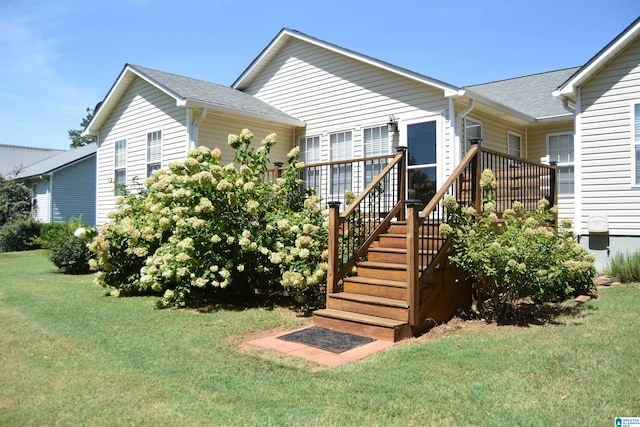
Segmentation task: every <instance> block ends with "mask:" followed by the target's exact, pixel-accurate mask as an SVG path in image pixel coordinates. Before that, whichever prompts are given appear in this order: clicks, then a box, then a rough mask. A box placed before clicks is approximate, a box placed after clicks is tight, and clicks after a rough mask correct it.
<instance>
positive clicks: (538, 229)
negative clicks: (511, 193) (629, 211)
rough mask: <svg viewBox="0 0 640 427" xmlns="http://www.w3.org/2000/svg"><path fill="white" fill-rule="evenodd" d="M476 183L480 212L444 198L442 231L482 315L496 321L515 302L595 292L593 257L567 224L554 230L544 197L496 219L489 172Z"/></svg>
mask: <svg viewBox="0 0 640 427" xmlns="http://www.w3.org/2000/svg"><path fill="white" fill-rule="evenodd" d="M480 183H481V186H482V188H483V190H484V194H485V198H484V199H483V203H482V211H481V212H477V211H476V209H475V208H473V207H462V206H459V205H458V203H457V202H456V199H455V197H453V196H451V195H447V196H445V199H444V202H443V203H444V207H445V210H446V212H447V213H448V216H449V221H448V223H445V224H442V225H441V226H440V233H441V234H442V235H443V236H446V237H448V238H449V239H450V241H451V243H452V247H453V255H451V256H450V260H451V261H452V262H453V263H454V264H456V265H458V266H459V267H461V268H462V269H464V270H465V271H466V272H467V273H468V274H469V275H470V276H471V277H472V278H473V279H475V281H476V282H477V293H478V294H479V299H480V301H479V302H480V303H479V308H480V309H483V311H484V313H483V314H485V315H488V316H489V317H490V316H491V315H493V316H495V317H497V318H500V317H502V316H505V315H506V314H508V313H509V312H510V311H511V309H513V307H514V304H515V302H516V301H518V300H522V299H527V300H529V301H531V302H533V303H534V304H540V303H543V302H548V301H557V300H563V299H565V298H567V297H569V296H571V295H573V294H576V293H588V292H593V290H594V286H595V285H594V283H593V280H592V278H593V276H594V275H595V269H594V266H593V261H594V260H595V257H594V256H593V255H592V254H590V253H588V252H587V251H586V250H585V249H584V248H583V247H582V246H581V245H580V244H579V243H577V242H576V236H575V234H574V233H573V232H572V231H571V222H570V221H562V223H561V224H560V225H559V226H557V227H556V226H555V225H554V223H553V216H554V215H555V213H556V212H557V210H556V208H555V207H554V208H551V209H549V202H548V201H547V200H546V199H541V200H540V201H539V202H538V205H537V209H536V210H535V211H533V212H531V211H526V210H525V209H524V208H523V205H522V203H520V202H515V203H513V206H512V208H511V209H506V210H505V211H504V212H503V213H502V215H501V219H499V217H498V214H497V213H496V204H495V199H494V198H493V195H492V193H493V190H494V189H495V186H496V180H495V178H494V176H493V173H492V172H491V170H488V169H487V170H485V171H484V172H483V174H482V178H481V181H480ZM483 300H484V301H483ZM483 302H484V305H483V304H482V303H483Z"/></svg>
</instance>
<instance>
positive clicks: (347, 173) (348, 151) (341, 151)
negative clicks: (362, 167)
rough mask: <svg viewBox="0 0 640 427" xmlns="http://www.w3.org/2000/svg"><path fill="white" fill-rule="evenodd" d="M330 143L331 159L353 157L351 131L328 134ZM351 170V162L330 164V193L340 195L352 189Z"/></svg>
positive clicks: (337, 159)
mask: <svg viewBox="0 0 640 427" xmlns="http://www.w3.org/2000/svg"><path fill="white" fill-rule="evenodd" d="M329 141H330V144H331V161H332V162H335V161H339V160H349V159H352V158H353V139H352V133H351V132H350V131H349V132H339V133H333V134H331V135H329ZM352 173H353V170H352V165H351V163H343V164H338V165H332V166H331V194H332V195H334V196H335V197H341V196H343V195H344V193H345V191H347V190H352V189H353V174H352Z"/></svg>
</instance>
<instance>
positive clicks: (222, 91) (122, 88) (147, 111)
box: [85, 22, 640, 244]
mask: <svg viewBox="0 0 640 427" xmlns="http://www.w3.org/2000/svg"><path fill="white" fill-rule="evenodd" d="M634 25H635V26H634ZM634 25H632V26H631V27H630V28H629V29H628V30H627V31H626V32H625V33H623V35H621V36H620V37H619V38H618V39H616V40H618V41H619V42H616V41H614V42H613V43H612V45H611V46H610V47H608V48H606V49H605V50H604V51H603V52H601V53H600V54H598V56H596V58H594V60H592V61H590V62H589V63H588V64H587V65H585V66H584V67H582V68H570V69H564V70H557V71H551V72H547V73H540V74H535V75H530V76H525V77H519V78H514V79H508V80H502V81H497V82H492V83H487V84H480V85H474V86H468V87H457V86H455V85H452V84H449V83H445V82H442V81H440V80H436V79H433V78H430V77H428V76H425V75H422V74H419V73H415V72H413V71H410V70H407V69H404V68H401V67H397V66H395V65H392V64H389V63H386V62H383V61H379V60H377V59H374V58H371V57H369V56H366V55H362V54H359V53H357V52H353V51H351V50H348V49H345V48H342V47H340V46H336V45H334V44H331V43H328V42H325V41H323V40H319V39H316V38H314V37H311V36H309V35H306V34H303V33H301V32H298V31H295V30H290V29H283V30H282V31H280V33H279V34H278V35H277V36H276V37H275V38H274V39H273V40H272V41H271V42H270V43H269V45H268V46H267V47H266V48H265V49H264V50H263V51H262V52H261V53H260V55H259V56H258V57H257V58H256V59H255V60H254V61H253V62H252V63H251V64H250V65H249V67H248V68H247V69H246V70H245V71H244V72H243V73H242V74H241V75H240V76H239V78H238V79H237V80H236V81H235V82H234V83H233V85H232V86H231V88H229V87H224V86H219V85H215V84H212V83H207V82H203V81H200V80H194V79H190V78H187V77H182V76H176V75H173V74H168V73H164V72H160V71H155V70H150V69H147V68H143V67H139V66H134V65H126V66H125V68H124V70H123V71H122V73H121V74H120V76H119V77H118V79H117V80H116V82H115V84H114V85H113V87H112V88H111V90H110V91H109V93H108V94H107V97H106V98H105V101H104V103H103V106H102V108H100V110H98V112H97V113H96V115H95V116H94V118H93V119H92V121H91V123H90V124H89V126H88V127H87V130H86V131H85V134H88V135H95V136H96V137H97V141H98V183H97V186H98V196H97V197H98V200H97V204H98V213H97V215H98V216H97V221H98V223H102V222H105V221H106V213H107V212H108V211H109V210H112V209H114V207H115V205H114V186H113V183H112V182H113V181H116V182H122V183H129V182H131V180H132V178H134V177H137V178H140V179H142V178H144V177H146V176H147V175H148V174H149V173H150V172H151V171H152V170H154V169H155V168H158V167H164V166H166V164H167V162H168V161H170V160H177V159H182V158H184V156H185V154H186V152H187V150H188V149H189V148H191V147H196V146H199V145H204V146H208V147H218V148H220V149H222V150H223V153H224V158H225V159H228V161H231V160H232V153H231V150H230V149H229V148H228V147H227V134H228V133H238V132H239V131H240V130H241V129H242V128H245V127H246V128H249V129H251V130H252V131H253V132H254V133H256V140H258V141H259V140H260V139H261V137H263V136H264V135H265V134H267V133H270V132H276V133H277V134H278V135H279V141H280V143H279V144H278V145H277V146H276V147H278V149H277V150H276V152H275V153H274V154H275V155H274V156H272V160H273V161H277V160H283V159H284V155H285V153H286V152H287V151H288V150H289V149H290V148H292V147H293V146H295V145H298V146H300V149H301V155H302V159H303V160H304V161H305V162H307V163H315V162H329V161H340V160H348V159H353V158H363V157H370V156H376V155H382V154H388V153H392V152H393V149H394V147H396V146H405V147H407V148H408V152H409V159H410V166H409V175H408V190H409V195H410V196H411V197H418V198H423V199H425V200H423V201H425V202H426V199H428V198H429V194H430V191H431V190H430V189H432V188H437V187H438V186H439V185H440V184H441V183H442V182H444V180H445V179H446V178H447V177H448V175H450V174H451V172H452V171H453V169H454V168H455V167H456V165H457V164H458V163H459V162H460V160H461V158H462V157H463V156H464V154H465V152H466V150H468V147H469V140H470V139H471V138H477V137H479V138H482V139H483V140H484V142H483V147H485V148H489V149H492V150H495V151H498V152H501V153H505V154H510V155H513V156H516V157H522V158H526V159H530V160H534V161H541V159H544V160H545V161H554V162H557V164H558V183H559V188H558V189H559V197H558V206H559V209H560V218H567V219H571V220H576V219H577V221H576V231H577V232H578V233H579V234H581V235H586V234H588V230H587V225H586V224H587V222H588V219H589V217H590V216H593V215H602V214H604V215H608V216H609V224H610V231H611V232H612V234H613V231H614V230H615V232H616V233H618V232H620V233H623V234H625V235H628V236H634V237H635V240H636V241H638V240H640V218H639V216H638V214H637V213H638V209H639V207H638V194H639V193H638V187H637V185H638V172H636V175H635V177H633V179H634V180H635V181H634V182H632V177H631V175H629V174H630V173H631V171H632V169H631V168H632V166H631V164H630V162H629V160H628V159H629V157H624V154H625V153H626V155H627V156H628V155H629V149H631V148H632V147H634V148H635V150H636V151H635V153H638V152H640V148H638V142H637V141H638V139H635V140H634V139H633V138H631V137H630V135H631V133H632V126H631V119H632V116H630V115H629V113H627V115H626V116H625V117H626V121H625V119H624V118H623V117H619V118H617V119H616V120H622V121H621V122H619V123H620V124H619V125H620V126H622V127H623V128H624V129H626V131H625V132H626V133H625V136H622V138H623V140H624V142H621V144H623V145H624V150H622V149H621V150H620V156H618V157H612V158H611V159H608V158H607V157H606V156H608V155H610V154H612V153H613V150H611V149H610V148H611V147H607V144H600V145H599V146H598V144H597V143H595V142H594V143H592V145H593V147H596V146H598V147H599V148H601V150H600V151H598V153H596V152H595V150H592V151H590V152H588V153H587V146H585V145H584V144H585V143H583V142H582V141H584V138H585V137H586V132H587V130H589V131H592V130H594V129H598V128H602V129H604V128H606V127H608V126H609V125H610V124H609V123H602V122H600V123H598V122H597V121H593V120H592V121H590V122H588V124H587V123H586V122H585V120H586V118H587V117H586V113H587V112H589V109H588V108H587V110H586V111H583V112H582V113H581V112H580V111H581V109H584V108H585V107H586V104H585V101H584V100H580V99H581V98H580V97H576V95H575V93H576V92H575V90H577V91H578V93H580V90H582V93H583V94H584V93H585V90H586V89H589V88H590V87H593V89H595V90H596V91H597V90H599V91H601V92H600V96H601V97H606V93H605V92H603V91H604V90H605V87H606V85H607V84H608V85H611V86H612V87H613V88H614V89H613V90H614V91H616V92H620V91H624V92H625V93H627V94H628V95H627V96H625V97H623V99H621V100H620V102H621V103H624V102H626V108H627V109H629V108H631V107H632V106H634V105H635V107H633V108H635V110H633V111H635V114H636V116H633V117H635V119H634V120H635V122H634V123H636V129H635V132H636V136H635V138H639V137H638V133H640V131H638V130H637V129H640V127H638V125H637V121H638V118H637V117H638V116H639V115H640V114H639V113H640V111H639V110H638V108H640V107H637V105H638V103H639V101H638V99H640V95H639V93H638V88H639V85H638V81H637V80H636V81H633V79H632V77H633V72H634V71H635V72H637V71H638V49H639V48H638V40H637V38H638V37H637V22H636V24H634ZM622 47H624V50H623V52H622V56H621V55H618V56H616V55H615V54H617V53H619V52H618V51H619V50H620V49H621V48H622ZM619 64H620V65H619ZM623 64H625V65H623ZM625 67H626V68H625ZM609 70H617V73H616V72H615V71H609ZM599 76H601V77H599ZM599 78H601V79H602V80H603V81H604V83H605V84H604V86H603V85H602V84H601V83H597V82H596V81H595V80H597V79H599ZM561 85H562V86H561ZM590 85H592V86H590ZM560 86H561V88H560V89H559V92H560V96H558V97H554V96H552V92H553V91H554V90H556V89H557V88H558V87H560ZM572 90H574V92H572ZM590 96H591V97H592V98H590V100H591V101H590V102H591V103H593V104H594V105H595V101H594V99H598V98H597V97H596V98H593V95H590ZM634 100H635V101H634ZM634 102H635V104H634ZM573 105H576V109H577V111H578V113H576V118H575V122H576V125H575V126H576V128H575V130H577V132H575V130H574V114H573V111H572V106H573ZM621 111H622V110H621V106H617V107H616V109H615V110H614V113H615V114H623V113H622V112H621ZM630 114H633V112H632V113H630ZM389 122H392V123H394V124H395V125H397V127H398V131H397V132H389V131H388V126H387V125H388V123H389ZM623 122H624V123H626V124H622V123H623ZM613 125H614V126H618V124H613ZM625 126H626V127H625ZM574 132H575V133H576V136H575V137H574ZM592 138H593V137H592ZM574 139H575V140H576V141H579V143H577V144H575V147H576V148H575V149H574ZM592 141H593V139H592ZM625 144H626V145H625ZM625 150H626V151H625ZM587 154H589V155H592V157H588V156H587ZM631 154H632V158H635V157H633V156H634V154H633V153H631ZM621 159H624V162H626V166H625V168H626V169H625V170H624V171H623V172H619V171H618V169H620V164H621V163H624V162H621ZM579 162H585V163H584V164H583V165H581V164H579ZM589 162H591V163H589ZM588 165H591V171H592V172H593V174H592V175H590V176H589V179H590V180H591V181H590V182H589V183H587V182H585V181H584V180H585V178H587V176H588V175H585V173H586V172H587V170H588V169H587V166H588ZM596 165H597V166H596ZM634 165H636V167H637V165H638V160H637V159H636V160H635V163H634ZM375 172H376V171H375V170H373V169H372V170H369V171H365V173H363V174H359V175H356V174H354V173H353V170H352V169H350V168H348V167H347V168H341V169H336V170H335V173H334V172H332V173H331V174H328V175H325V176H322V177H321V179H320V181H317V180H314V183H316V182H320V183H321V184H320V185H325V186H326V187H327V188H328V189H327V193H325V194H327V196H326V197H325V199H326V200H343V193H344V190H345V189H351V190H354V191H355V192H358V191H359V190H360V189H362V188H363V187H364V186H365V184H366V182H367V180H368V179H369V177H370V176H371V174H373V173H375ZM618 176H620V179H621V180H622V181H623V182H624V185H626V187H628V188H622V187H621V185H622V183H615V182H613V181H610V183H611V184H612V185H613V187H615V191H613V192H608V191H601V190H604V188H603V187H602V184H600V183H599V182H598V180H605V181H606V180H608V179H609V180H611V179H614V177H618ZM625 177H626V178H625ZM315 178H317V177H315ZM594 179H595V180H596V181H594ZM425 183H428V184H429V185H425ZM316 185H317V184H316ZM593 190H596V191H595V192H594V191H593ZM627 190H628V191H627ZM585 191H588V192H589V193H588V195H589V196H587V194H585ZM591 195H597V198H592V197H591ZM607 195H608V196H611V198H610V199H604V198H603V197H604V196H607ZM598 198H603V199H602V200H603V202H602V203H601V205H602V207H603V209H602V210H598V202H597V200H598ZM634 198H635V199H634ZM585 203H587V204H585ZM615 203H618V204H617V205H616V204H615ZM607 204H608V206H610V207H612V208H611V209H612V210H611V211H607V209H609V208H607V209H604V205H607ZM627 204H628V205H629V208H625V207H624V206H623V205H627ZM625 209H626V211H625ZM634 209H635V211H634ZM623 212H626V213H623ZM633 212H635V214H634V213H633ZM616 218H619V219H620V220H622V222H624V224H625V225H624V226H622V225H621V226H618V225H616V226H615V228H614V227H613V224H614V222H615V221H616V220H617V219H616ZM622 222H621V223H620V224H622ZM612 244H613V240H612Z"/></svg>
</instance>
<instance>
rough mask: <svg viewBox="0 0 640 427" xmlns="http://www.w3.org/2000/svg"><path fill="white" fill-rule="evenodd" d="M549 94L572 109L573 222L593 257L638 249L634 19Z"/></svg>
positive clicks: (639, 39)
mask: <svg viewBox="0 0 640 427" xmlns="http://www.w3.org/2000/svg"><path fill="white" fill-rule="evenodd" d="M554 95H555V96H557V97H559V98H561V99H563V100H565V101H567V102H569V103H571V104H572V105H573V108H574V109H575V119H574V120H575V141H574V142H575V165H576V170H575V199H576V200H575V208H574V209H575V210H574V216H575V223H576V227H577V229H578V233H579V234H580V235H581V236H584V240H583V243H584V244H585V245H586V246H588V247H590V248H591V249H592V250H594V251H596V252H597V253H598V255H599V258H600V261H601V263H602V261H603V260H604V259H605V257H606V254H607V252H608V251H612V252H617V251H627V250H629V251H634V250H640V18H639V19H637V20H636V21H635V22H634V23H633V24H631V25H630V26H629V27H628V28H627V29H626V30H624V31H623V32H622V33H621V34H620V35H619V36H618V37H616V38H615V39H614V40H613V41H612V42H611V43H609V45H607V46H606V47H605V48H604V49H602V50H601V51H600V52H599V53H598V54H597V55H595V56H594V57H593V58H592V59H591V60H589V62H587V64H585V65H584V66H583V67H582V68H580V70H579V71H578V72H576V73H575V74H574V75H573V76H572V77H571V78H569V79H568V80H567V81H566V82H564V83H563V84H562V85H561V86H560V87H559V88H558V90H556V91H555V92H554Z"/></svg>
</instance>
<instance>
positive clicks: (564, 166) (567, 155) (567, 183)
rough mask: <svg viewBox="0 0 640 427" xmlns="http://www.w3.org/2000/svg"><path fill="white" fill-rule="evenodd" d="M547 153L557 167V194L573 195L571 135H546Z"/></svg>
mask: <svg viewBox="0 0 640 427" xmlns="http://www.w3.org/2000/svg"><path fill="white" fill-rule="evenodd" d="M547 153H548V155H549V161H552V162H554V161H555V162H557V165H558V194H573V189H574V173H573V170H574V166H573V133H569V132H567V133H554V134H549V135H547Z"/></svg>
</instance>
